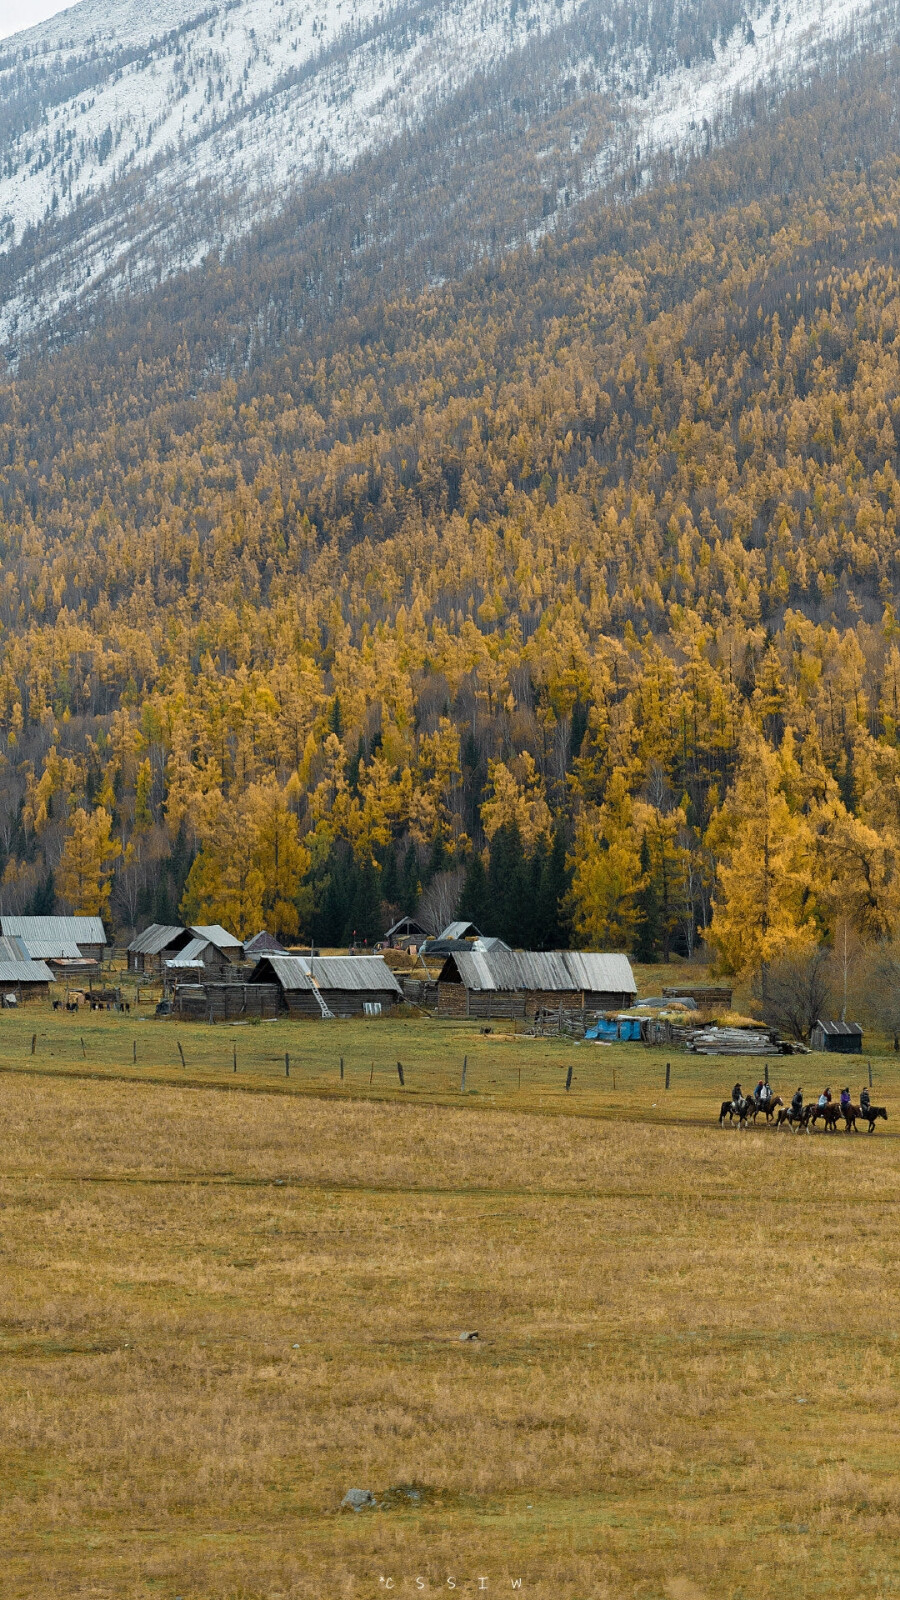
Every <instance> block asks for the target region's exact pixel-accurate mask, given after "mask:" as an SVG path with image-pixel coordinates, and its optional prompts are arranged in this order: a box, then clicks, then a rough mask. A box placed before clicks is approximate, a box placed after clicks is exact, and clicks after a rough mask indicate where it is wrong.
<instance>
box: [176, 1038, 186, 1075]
mask: <svg viewBox="0 0 900 1600" xmlns="http://www.w3.org/2000/svg"><path fill="white" fill-rule="evenodd" d="M175 1043H176V1044H177V1046H178V1054H179V1055H180V1057H181V1065H182V1066H183V1067H184V1068H185V1069H186V1068H187V1063H186V1061H185V1059H184V1051H183V1050H182V1048H181V1040H180V1039H176V1040H175Z"/></svg>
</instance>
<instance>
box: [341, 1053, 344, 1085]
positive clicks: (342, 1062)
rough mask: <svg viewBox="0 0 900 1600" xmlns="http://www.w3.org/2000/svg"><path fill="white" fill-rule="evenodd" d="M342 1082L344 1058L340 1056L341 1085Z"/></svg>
mask: <svg viewBox="0 0 900 1600" xmlns="http://www.w3.org/2000/svg"><path fill="white" fill-rule="evenodd" d="M343 1081H344V1058H343V1056H341V1083H343Z"/></svg>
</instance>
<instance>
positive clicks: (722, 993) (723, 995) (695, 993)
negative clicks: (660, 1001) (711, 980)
mask: <svg viewBox="0 0 900 1600" xmlns="http://www.w3.org/2000/svg"><path fill="white" fill-rule="evenodd" d="M731 993H732V992H731V990H730V989H727V988H725V987H724V986H723V987H716V986H714V985H713V984H707V983H703V984H691V983H683V984H680V985H679V987H678V988H677V989H676V988H669V989H663V996H664V997H665V999H666V1000H677V999H685V1000H693V1001H694V1003H695V1005H697V1006H698V1007H699V1008H700V1009H701V1010H703V1011H730V1010H731Z"/></svg>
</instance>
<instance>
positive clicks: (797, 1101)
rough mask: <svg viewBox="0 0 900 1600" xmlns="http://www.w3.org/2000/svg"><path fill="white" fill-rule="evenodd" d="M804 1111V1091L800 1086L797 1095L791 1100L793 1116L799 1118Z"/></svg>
mask: <svg viewBox="0 0 900 1600" xmlns="http://www.w3.org/2000/svg"><path fill="white" fill-rule="evenodd" d="M802 1110H803V1090H802V1089H801V1088H799V1086H798V1088H797V1090H796V1093H795V1094H794V1095H793V1097H792V1099H791V1112H792V1114H793V1116H795V1117H799V1115H800V1113H801V1111H802Z"/></svg>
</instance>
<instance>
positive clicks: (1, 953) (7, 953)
mask: <svg viewBox="0 0 900 1600" xmlns="http://www.w3.org/2000/svg"><path fill="white" fill-rule="evenodd" d="M30 960H31V957H30V956H29V954H28V951H27V949H26V947H25V944H24V942H23V940H21V939H19V938H17V937H16V935H15V934H12V933H10V934H7V935H6V937H5V938H4V937H2V936H0V961H30Z"/></svg>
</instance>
